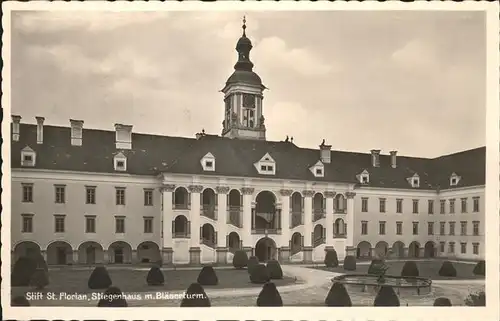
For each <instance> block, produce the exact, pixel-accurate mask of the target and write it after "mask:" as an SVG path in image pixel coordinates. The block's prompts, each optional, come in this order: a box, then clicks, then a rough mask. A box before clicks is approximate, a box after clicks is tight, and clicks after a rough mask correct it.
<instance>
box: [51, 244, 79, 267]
mask: <svg viewBox="0 0 500 321" xmlns="http://www.w3.org/2000/svg"><path fill="white" fill-rule="evenodd" d="M70 263H74V262H73V248H72V247H71V245H70V244H69V243H68V242H65V241H54V242H52V243H50V244H49V245H48V246H47V264H50V265H66V264H70ZM75 263H76V262H75Z"/></svg>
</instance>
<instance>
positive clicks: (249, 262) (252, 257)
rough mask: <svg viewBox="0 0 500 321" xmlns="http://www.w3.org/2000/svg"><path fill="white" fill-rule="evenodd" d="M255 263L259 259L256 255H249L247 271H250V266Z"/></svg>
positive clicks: (257, 262)
mask: <svg viewBox="0 0 500 321" xmlns="http://www.w3.org/2000/svg"><path fill="white" fill-rule="evenodd" d="M257 264H259V259H258V258H257V257H256V256H251V257H249V258H248V262H247V269H248V273H252V268H253V267H254V266H256V265H257Z"/></svg>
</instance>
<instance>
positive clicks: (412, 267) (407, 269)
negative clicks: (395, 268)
mask: <svg viewBox="0 0 500 321" xmlns="http://www.w3.org/2000/svg"><path fill="white" fill-rule="evenodd" d="M418 275H419V271H418V266H417V263H416V262H415V261H406V262H405V264H404V265H403V268H402V269H401V276H415V277H416V276H418Z"/></svg>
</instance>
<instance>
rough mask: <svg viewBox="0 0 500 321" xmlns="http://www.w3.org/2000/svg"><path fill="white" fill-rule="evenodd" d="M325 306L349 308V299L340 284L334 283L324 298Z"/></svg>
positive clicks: (350, 304) (350, 303)
mask: <svg viewBox="0 0 500 321" xmlns="http://www.w3.org/2000/svg"><path fill="white" fill-rule="evenodd" d="M325 305H326V306H328V307H350V306H352V302H351V297H350V296H349V293H347V290H346V288H345V286H344V285H343V284H342V283H339V282H334V283H333V285H332V287H331V288H330V291H328V294H327V296H326V298H325Z"/></svg>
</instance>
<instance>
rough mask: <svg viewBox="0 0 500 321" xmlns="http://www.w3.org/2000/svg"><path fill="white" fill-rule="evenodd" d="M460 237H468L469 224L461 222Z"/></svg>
mask: <svg viewBox="0 0 500 321" xmlns="http://www.w3.org/2000/svg"><path fill="white" fill-rule="evenodd" d="M460 235H467V222H466V221H462V222H460Z"/></svg>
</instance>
